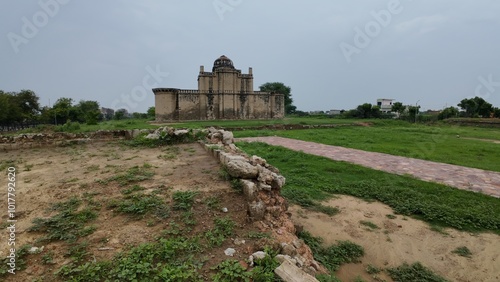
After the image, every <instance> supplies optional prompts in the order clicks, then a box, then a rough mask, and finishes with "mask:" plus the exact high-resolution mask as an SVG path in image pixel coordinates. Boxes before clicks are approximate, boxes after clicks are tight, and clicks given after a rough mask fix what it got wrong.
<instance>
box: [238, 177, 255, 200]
mask: <svg viewBox="0 0 500 282" xmlns="http://www.w3.org/2000/svg"><path fill="white" fill-rule="evenodd" d="M241 183H242V185H243V195H245V198H246V199H247V201H253V200H255V193H256V192H257V189H256V188H255V183H253V182H252V181H250V180H245V179H242V180H241Z"/></svg>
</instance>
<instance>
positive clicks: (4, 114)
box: [0, 90, 10, 123]
mask: <svg viewBox="0 0 500 282" xmlns="http://www.w3.org/2000/svg"><path fill="white" fill-rule="evenodd" d="M9 103H10V98H9V95H8V94H7V93H4V92H3V91H2V90H0V123H3V122H8V119H9Z"/></svg>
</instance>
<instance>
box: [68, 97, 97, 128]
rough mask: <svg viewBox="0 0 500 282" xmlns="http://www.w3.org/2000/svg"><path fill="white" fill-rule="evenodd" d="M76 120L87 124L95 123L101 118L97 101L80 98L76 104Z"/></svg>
mask: <svg viewBox="0 0 500 282" xmlns="http://www.w3.org/2000/svg"><path fill="white" fill-rule="evenodd" d="M75 108H76V112H77V121H79V122H85V123H87V124H97V122H98V121H101V120H102V115H101V111H100V107H99V103H98V102H97V101H84V100H81V101H80V102H79V103H78V104H77V105H76V106H75Z"/></svg>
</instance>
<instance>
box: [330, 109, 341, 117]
mask: <svg viewBox="0 0 500 282" xmlns="http://www.w3.org/2000/svg"><path fill="white" fill-rule="evenodd" d="M343 112H344V110H329V111H326V114H327V115H331V116H336V115H341V114H342V113H343Z"/></svg>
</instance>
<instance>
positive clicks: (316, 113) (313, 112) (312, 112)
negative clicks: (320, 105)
mask: <svg viewBox="0 0 500 282" xmlns="http://www.w3.org/2000/svg"><path fill="white" fill-rule="evenodd" d="M309 114H310V115H324V114H325V112H324V111H310V112H309Z"/></svg>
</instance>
